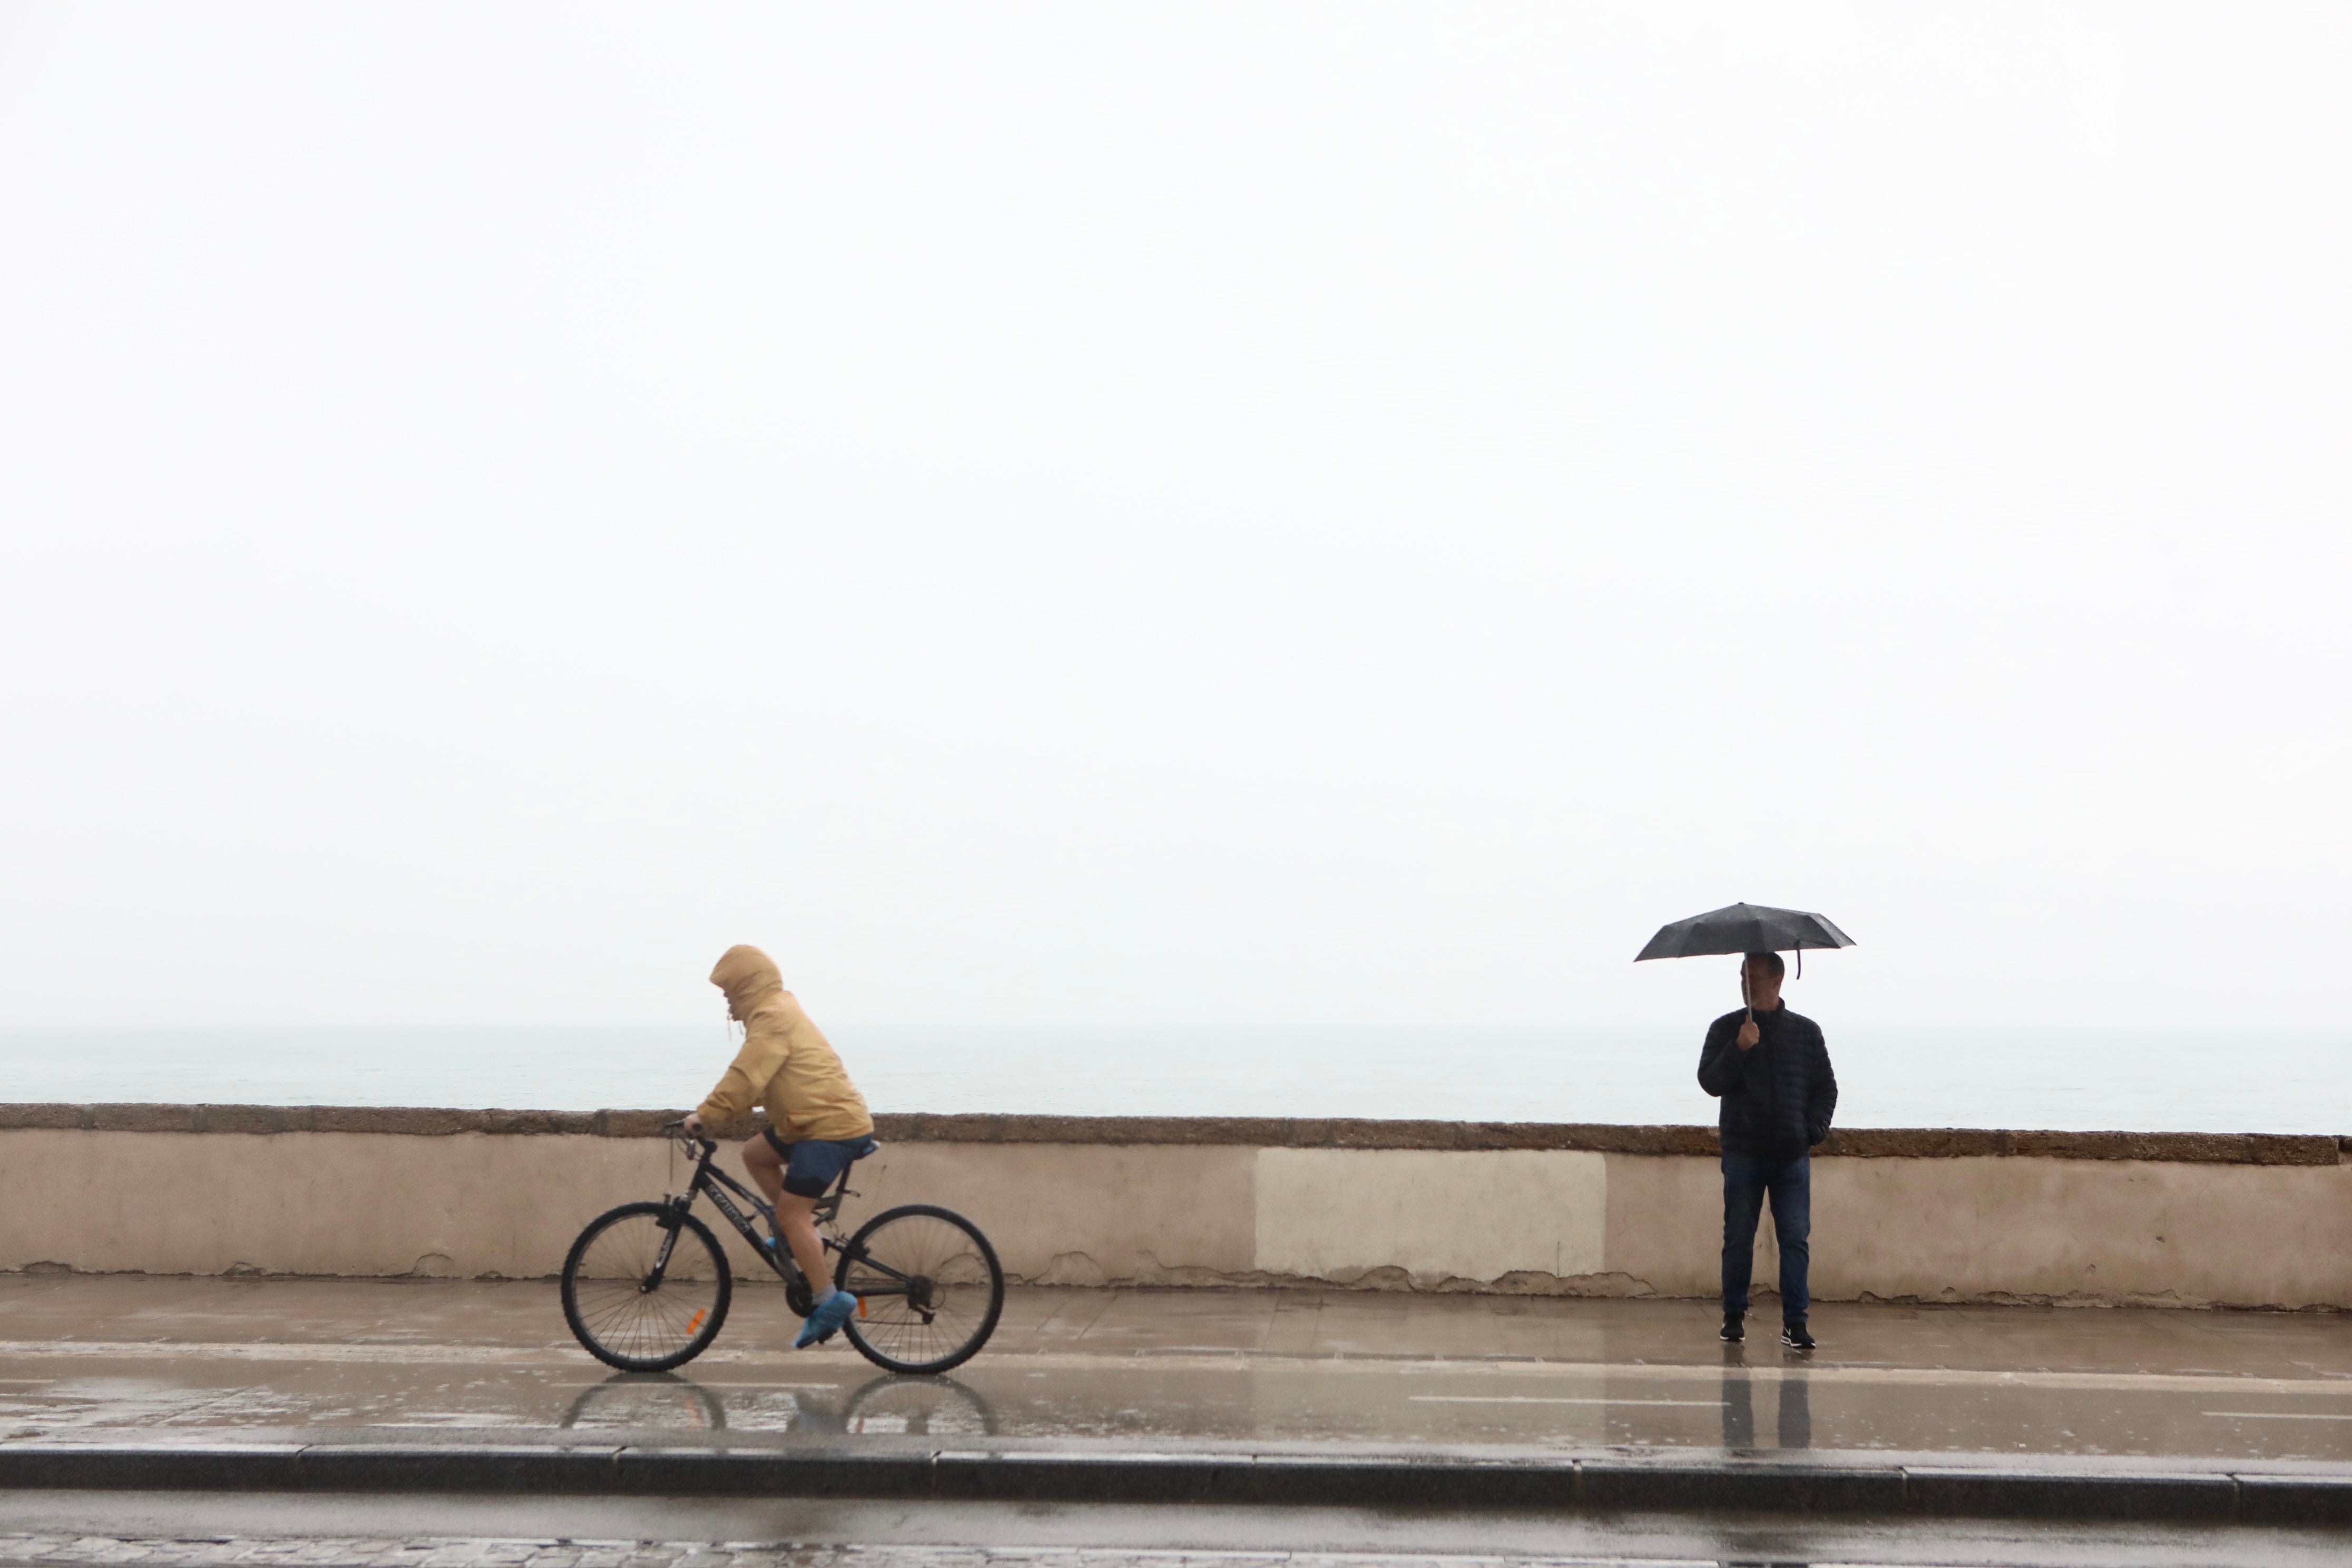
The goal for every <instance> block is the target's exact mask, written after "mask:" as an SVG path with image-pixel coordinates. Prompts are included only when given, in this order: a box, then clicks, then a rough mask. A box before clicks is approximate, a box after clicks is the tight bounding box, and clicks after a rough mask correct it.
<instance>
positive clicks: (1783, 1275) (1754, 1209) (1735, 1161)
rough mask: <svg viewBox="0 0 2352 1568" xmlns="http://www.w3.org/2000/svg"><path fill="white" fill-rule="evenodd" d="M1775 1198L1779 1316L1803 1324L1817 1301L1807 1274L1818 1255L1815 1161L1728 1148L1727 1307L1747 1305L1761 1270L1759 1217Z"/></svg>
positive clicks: (1725, 1172)
mask: <svg viewBox="0 0 2352 1568" xmlns="http://www.w3.org/2000/svg"><path fill="white" fill-rule="evenodd" d="M1766 1194H1770V1195H1771V1198H1772V1234H1773V1236H1774V1237H1776V1238H1777V1239H1778V1240H1779V1241H1780V1316H1781V1318H1782V1319H1783V1320H1785V1321H1788V1322H1791V1323H1801V1322H1802V1321H1804V1320H1805V1313H1806V1312H1807V1310H1810V1309H1811V1306H1812V1304H1813V1300H1812V1297H1811V1295H1810V1294H1808V1293H1807V1291H1806V1289H1805V1273H1806V1269H1807V1268H1808V1267H1809V1266H1810V1265H1811V1262H1812V1260H1813V1253H1812V1248H1811V1246H1810V1245H1808V1244H1809V1243H1810V1242H1811V1238H1812V1234H1813V1162H1812V1160H1811V1157H1810V1156H1808V1155H1804V1154H1800V1155H1798V1156H1797V1157H1796V1158H1795V1159H1793V1160H1759V1159H1757V1158H1756V1157H1755V1156H1753V1155H1750V1154H1735V1153H1733V1152H1731V1151H1730V1150H1728V1149H1726V1150H1725V1151H1724V1152H1723V1310H1725V1311H1727V1312H1745V1311H1746V1310H1748V1276H1749V1275H1751V1274H1753V1273H1755V1272H1756V1221H1757V1217H1758V1216H1759V1215H1761V1214H1762V1213H1763V1212H1764V1198H1765V1195H1766Z"/></svg>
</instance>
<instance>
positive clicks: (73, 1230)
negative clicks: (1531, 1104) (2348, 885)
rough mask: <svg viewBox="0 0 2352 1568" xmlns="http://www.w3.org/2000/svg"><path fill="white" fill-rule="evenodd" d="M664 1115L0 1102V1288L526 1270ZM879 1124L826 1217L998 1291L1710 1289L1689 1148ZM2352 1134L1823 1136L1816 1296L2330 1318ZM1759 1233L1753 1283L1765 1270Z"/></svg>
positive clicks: (1492, 1132) (1201, 1123)
mask: <svg viewBox="0 0 2352 1568" xmlns="http://www.w3.org/2000/svg"><path fill="white" fill-rule="evenodd" d="M675 1115H677V1112H675V1111H650V1110H648V1111H620V1110H612V1111H597V1112H594V1113H583V1114H572V1113H563V1112H549V1111H503V1110H488V1111H473V1110H397V1109H364V1110H362V1109H344V1108H335V1107H290V1108H289V1107H267V1106H260V1107H257V1106H182V1105H94V1106H81V1105H13V1106H0V1194H5V1201H0V1268H5V1269H19V1270H22V1269H31V1270H40V1269H77V1270H86V1271H93V1272H113V1271H138V1272H147V1273H170V1274H236V1273H265V1274H311V1275H352V1276H387V1275H422V1276H455V1277H488V1276H504V1277H507V1278H510V1279H511V1278H539V1277H542V1276H546V1275H549V1274H552V1273H553V1272H554V1271H555V1270H556V1269H557V1268H560V1267H561V1266H562V1258H563V1254H564V1252H565V1249H566V1248H567V1247H569V1246H570V1244H571V1241H572V1237H573V1236H574V1235H576V1234H577V1233H578V1231H579V1229H580V1227H581V1226H582V1225H583V1223H584V1222H585V1221H586V1220H587V1219H588V1218H590V1217H591V1216H592V1215H596V1214H598V1213H600V1212H602V1211H603V1210H604V1209H606V1208H608V1207H610V1206H612V1205H614V1204H618V1203H624V1202H627V1201H629V1200H632V1199H637V1198H648V1197H657V1196H659V1195H660V1194H662V1193H664V1192H665V1191H671V1190H675V1189H676V1188H677V1185H679V1184H681V1182H682V1178H683V1173H684V1169H685V1162H684V1161H683V1160H682V1159H677V1158H675V1157H674V1155H673V1153H672V1149H673V1145H671V1144H670V1143H668V1142H667V1141H665V1140H664V1139H662V1138H661V1137H660V1136H659V1134H658V1128H659V1124H660V1123H661V1122H662V1121H666V1120H668V1119H669V1118H671V1117H673V1116H675ZM880 1121H881V1127H880V1136H881V1138H882V1140H883V1142H884V1143H885V1145H886V1147H885V1148H884V1150H883V1151H882V1152H881V1153H879V1154H877V1155H876V1156H875V1157H873V1158H872V1159H870V1160H868V1161H866V1162H865V1163H862V1164H861V1165H859V1166H858V1167H857V1171H858V1174H857V1175H856V1178H855V1179H854V1181H853V1185H854V1186H855V1187H856V1190H857V1191H858V1192H859V1193H860V1194H862V1195H861V1196H860V1197H859V1198H857V1199H856V1200H854V1201H853V1202H852V1203H851V1205H849V1207H848V1210H847V1214H848V1216H849V1217H850V1219H851V1220H852V1221H853V1222H855V1221H856V1219H858V1218H859V1217H861V1216H863V1215H870V1214H873V1213H875V1212H877V1211H878V1210H879V1209H880V1208H882V1207H884V1206H887V1205H891V1204H896V1203H904V1202H910V1201H917V1200H921V1201H929V1202H935V1203H943V1204H947V1205H950V1206H951V1207H954V1208H957V1209H960V1210H961V1211H963V1212H964V1213H966V1214H968V1215H971V1217H972V1218H973V1219H975V1220H977V1221H978V1222H979V1223H980V1225H981V1226H982V1228H983V1229H985V1230H986V1231H987V1232H988V1234H989V1236H990V1237H992V1239H993V1240H994V1241H995V1243H996V1246H997V1247H998V1250H999V1252H1000V1253H1001V1254H1002V1256H1003V1259H1004V1264H1005V1267H1006V1269H1007V1270H1008V1271H1009V1272H1010V1273H1011V1274H1012V1275H1013V1276H1014V1277H1015V1278H1016V1279H1026V1280H1033V1281H1041V1282H1049V1283H1057V1284H1073V1285H1110V1284H1143V1285H1231V1284H1241V1285H1258V1284H1279V1283H1285V1282H1289V1281H1301V1280H1322V1281H1329V1282H1332V1283H1335V1284H1341V1285H1351V1286H1359V1287H1362V1288H1366V1289H1421V1290H1481V1291H1500V1292H1516V1293H1527V1294H1570V1295H1612V1296H1649V1295H1656V1296H1690V1297H1704V1296H1709V1295H1712V1294H1713V1293H1714V1292H1715V1290H1716V1289H1717V1280H1716V1273H1717V1247H1718V1245H1719V1230H1718V1226H1719V1224H1720V1219H1719V1215H1720V1203H1719V1191H1720V1189H1719V1185H1718V1177H1717V1172H1716V1167H1715V1135H1714V1133H1713V1131H1711V1130H1708V1129H1704V1128H1696V1127H1614V1126H1572V1125H1559V1124H1549V1123H1496V1122H1448V1121H1309V1120H1303V1119H1302V1120H1278V1119H1245V1118H1150V1117H1107V1118H1087V1117H1053V1116H913V1115H909V1116H885V1117H882V1118H881V1119H880ZM734 1131H736V1133H737V1134H738V1135H741V1134H743V1133H745V1132H748V1131H750V1128H749V1126H748V1125H747V1126H746V1127H743V1128H739V1129H736V1130H734ZM2347 1143H2352V1141H2347V1140H2338V1139H2335V1138H2326V1137H2262V1136H2253V1135H2242V1136H2241V1135H2231V1136H2224V1135H2209V1134H2192V1133H2164V1134H2140V1133H2069V1132H2002V1131H1843V1132H1840V1133H1838V1134H1837V1135H1836V1136H1835V1137H1834V1138H1833V1139H1832V1141H1831V1142H1830V1143H1829V1144H1828V1145H1826V1146H1825V1147H1824V1149H1823V1150H1822V1152H1821V1154H1820V1155H1819V1157H1817V1159H1816V1161H1815V1164H1814V1178H1813V1186H1814V1193H1813V1237H1814V1245H1813V1289H1814V1293H1815V1294H1816V1295H1817V1296H1820V1297H1822V1299H1824V1300H1856V1299H1876V1300H1923V1301H2060V1302H2082V1303H2086V1304H2093V1303H2141V1304H2158V1305H2175V1306H2184V1307H2194V1306H2217V1305H2228V1306H2244V1307H2284V1308H2300V1307H2338V1308H2352V1163H2347ZM727 1158H729V1159H730V1160H731V1159H732V1158H733V1156H732V1155H731V1154H730V1155H729V1156H727ZM1770 1229H1771V1227H1770V1224H1769V1220H1768V1221H1767V1222H1766V1225H1765V1226H1764V1235H1763V1237H1762V1238H1761V1240H1760V1241H1759V1250H1758V1265H1757V1274H1758V1278H1759V1282H1769V1280H1770V1279H1771V1278H1772V1276H1773V1269H1774V1268H1775V1261H1774V1254H1773V1250H1772V1246H1771V1241H1770Z"/></svg>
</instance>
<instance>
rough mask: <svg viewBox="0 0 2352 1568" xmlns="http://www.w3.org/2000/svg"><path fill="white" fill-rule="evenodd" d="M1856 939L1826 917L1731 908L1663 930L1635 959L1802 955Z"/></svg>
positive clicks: (1749, 906) (1753, 906)
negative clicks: (1721, 954) (1732, 954)
mask: <svg viewBox="0 0 2352 1568" xmlns="http://www.w3.org/2000/svg"><path fill="white" fill-rule="evenodd" d="M1852 946H1853V938H1852V937H1850V936H1848V935H1846V934H1845V932H1843V931H1840V930H1838V928H1837V927H1836V926H1834V925H1832V924H1831V923H1830V921H1829V917H1828V916H1826V915H1813V914H1807V913H1806V912H1805V911H1804V910H1776V909H1771V908H1768V907H1767V906H1765V905H1763V904H1727V905H1725V906H1724V907H1723V908H1722V909H1719V910H1708V911H1707V912H1706V913H1705V914H1703V915H1693V916H1691V918H1690V919H1688V920H1686V921H1675V922H1674V923H1673V924H1672V925H1665V926H1660V927H1659V928H1658V934H1657V935H1655V936H1654V937H1652V938H1651V939H1650V945H1649V946H1647V947H1645V948H1643V950H1642V951H1641V952H1638V953H1635V954H1634V955H1633V962H1634V963H1641V962H1642V960H1643V959H1645V958H1701V957H1705V956H1706V954H1708V953H1716V952H1803V951H1804V950H1805V949H1806V948H1809V947H1811V948H1822V947H1852Z"/></svg>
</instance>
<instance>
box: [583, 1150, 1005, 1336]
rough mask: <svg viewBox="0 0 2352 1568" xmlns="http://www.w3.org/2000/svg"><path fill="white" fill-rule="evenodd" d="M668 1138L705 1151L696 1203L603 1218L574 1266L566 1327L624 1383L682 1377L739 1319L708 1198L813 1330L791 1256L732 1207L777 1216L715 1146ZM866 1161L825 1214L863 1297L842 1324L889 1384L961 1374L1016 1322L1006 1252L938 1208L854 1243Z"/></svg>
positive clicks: (908, 1211) (805, 1289) (881, 1225)
mask: <svg viewBox="0 0 2352 1568" xmlns="http://www.w3.org/2000/svg"><path fill="white" fill-rule="evenodd" d="M662 1131H664V1132H665V1133H667V1134H668V1135H669V1136H670V1137H672V1138H675V1139H677V1140H679V1141H680V1142H686V1143H688V1144H689V1145H693V1146H698V1155H697V1158H696V1160H695V1164H694V1177H693V1179H692V1180H691V1181H690V1182H688V1184H687V1188H686V1191H684V1192H683V1193H678V1194H670V1195H667V1196H665V1197H663V1198H662V1200H661V1201H660V1202H658V1203H650V1202H648V1203H635V1204H623V1205H621V1206H620V1207H618V1208H616V1209H613V1210H611V1211H610V1212H608V1213H605V1214H602V1215H598V1216H597V1217H596V1218H594V1219H593V1220H591V1221H590V1222H589V1223H588V1228H587V1229H585V1230H583V1231H582V1232H581V1233H580V1239H579V1240H577V1241H575V1242H573V1243H572V1251H571V1254H570V1255H569V1256H568V1257H566V1258H564V1260H563V1317H564V1321H566V1322H568V1323H570V1324H571V1325H572V1335H573V1337H574V1338H576V1339H578V1340H579V1342H580V1343H581V1345H582V1346H583V1348H585V1349H586V1351H587V1352H588V1353H589V1354H590V1355H593V1356H594V1357H595V1358H596V1359H597V1360H598V1361H601V1362H603V1363H604V1364H605V1365H607V1366H615V1367H618V1368H620V1369H621V1370H622V1371H624V1372H667V1371H669V1370H670V1369H671V1368H672V1367H677V1366H683V1365H685V1364H686V1363H688V1362H690V1361H692V1360H693V1359H694V1358H695V1357H696V1356H698V1355H700V1354H701V1353H702V1352H704V1351H706V1350H708V1349H709V1348H710V1342H712V1341H713V1340H715V1339H717V1338H718V1337H719V1328H720V1326H721V1325H723V1324H724V1323H725V1322H726V1321H727V1309H728V1307H729V1306H730V1304H731V1303H732V1302H733V1300H734V1294H735V1277H734V1272H733V1270H732V1269H731V1268H729V1266H728V1262H727V1254H726V1253H725V1252H724V1251H723V1250H721V1249H720V1247H719V1238H718V1237H716V1236H714V1235H712V1234H711V1230H710V1227H709V1226H707V1225H705V1224H703V1223H702V1221H701V1220H699V1219H698V1218H696V1217H695V1215H692V1214H691V1213H689V1212H688V1211H689V1210H690V1209H691V1208H692V1207H693V1206H694V1200H695V1199H696V1198H698V1197H701V1196H703V1195H704V1194H709V1198H710V1201H711V1203H712V1204H713V1205H716V1206H717V1207H718V1210H719V1213H720V1214H721V1215H725V1216H726V1218H727V1221H728V1223H729V1224H730V1225H732V1226H734V1227H735V1229H736V1231H737V1232H738V1233H739V1234H740V1235H741V1236H742V1237H743V1239H744V1240H745V1241H747V1242H749V1243H751V1250H752V1251H753V1252H754V1253H756V1254H758V1255H759V1256H760V1257H761V1258H765V1259H766V1260H767V1264H768V1267H769V1268H772V1269H774V1270H775V1271H776V1273H777V1275H778V1276H779V1277H780V1278H782V1280H783V1282H784V1300H785V1303H786V1304H787V1305H788V1306H790V1307H791V1308H792V1310H793V1314H794V1315H795V1316H798V1317H802V1318H805V1317H807V1316H808V1314H809V1309H810V1308H811V1306H812V1305H813V1304H814V1292H812V1291H811V1289H809V1281H808V1279H806V1277H805V1276H803V1274H802V1272H801V1269H800V1266H799V1265H798V1264H797V1263H795V1262H794V1261H793V1256H792V1249H791V1248H790V1247H785V1246H783V1245H782V1243H781V1242H779V1243H777V1244H776V1245H774V1246H770V1245H768V1243H767V1242H766V1241H764V1240H763V1239H762V1238H761V1236H760V1234H759V1232H758V1231H757V1230H756V1229H754V1228H753V1225H752V1220H751V1215H747V1214H745V1213H744V1212H743V1211H742V1210H741V1209H739V1208H737V1207H736V1206H735V1205H734V1204H733V1203H732V1202H730V1200H729V1198H728V1195H727V1194H729V1193H733V1194H735V1196H736V1197H739V1198H740V1199H742V1200H743V1202H744V1203H745V1204H747V1205H750V1207H751V1210H752V1211H753V1213H755V1214H758V1215H761V1216H763V1217H764V1218H765V1219H766V1220H767V1221H768V1225H769V1228H770V1229H771V1230H773V1229H774V1226H775V1219H776V1211H775V1209H774V1208H773V1207H772V1206H771V1205H768V1204H766V1203H764V1202H762V1201H761V1199H760V1198H758V1197H757V1196H755V1195H754V1194H752V1192H751V1189H750V1188H748V1187H746V1186H744V1185H743V1184H741V1183H740V1182H738V1181H737V1180H735V1179H734V1178H733V1177H732V1176H730V1175H729V1174H727V1173H726V1172H724V1171H721V1170H719V1169H718V1168H717V1167H715V1166H714V1165H713V1164H712V1163H711V1160H712V1158H713V1156H715V1155H716V1154H717V1153H718V1152H719V1144H718V1142H717V1141H716V1140H714V1139H710V1138H699V1137H690V1136H688V1133H687V1132H686V1131H685V1128H684V1123H683V1122H679V1121H673V1122H669V1123H667V1125H666V1126H664V1127H663V1129H662ZM880 1147H881V1145H880V1144H878V1143H877V1144H876V1145H874V1148H872V1149H868V1150H867V1151H866V1154H871V1153H873V1152H875V1150H876V1149H879V1148H880ZM865 1157H866V1155H864V1154H861V1155H859V1156H858V1158H859V1159H864V1158H865ZM854 1168H855V1162H852V1163H851V1165H850V1166H847V1167H845V1168H844V1169H843V1171H842V1173H841V1175H840V1176H839V1178H838V1179H836V1180H835V1182H834V1184H833V1187H832V1190H831V1191H829V1192H827V1193H826V1194H824V1197H822V1198H820V1199H818V1200H817V1205H816V1213H815V1215H814V1217H815V1220H816V1224H817V1226H818V1229H819V1231H820V1232H821V1233H822V1237H823V1240H824V1247H825V1250H826V1251H828V1252H836V1253H839V1254H840V1255H841V1256H840V1260H839V1262H837V1263H836V1264H835V1266H834V1276H833V1279H834V1284H835V1286H836V1287H838V1288H839V1289H844V1290H846V1291H848V1292H849V1293H850V1294H851V1295H853V1296H855V1297H856V1298H857V1312H856V1316H854V1317H852V1318H851V1319H850V1320H849V1321H848V1322H847V1323H845V1325H843V1327H844V1331H845V1332H846V1333H847V1334H848V1336H849V1342H850V1343H851V1344H852V1345H853V1346H855V1347H856V1350H857V1353H858V1354H860V1355H862V1356H864V1357H865V1358H866V1360H867V1361H870V1362H872V1363H874V1364H875V1365H876V1366H878V1367H881V1368H882V1369H883V1370H884V1371H886V1372H895V1373H940V1372H945V1371H947V1370H948V1369H949V1368H950V1367H954V1366H961V1365H962V1364H963V1363H965V1362H967V1361H970V1360H971V1358H972V1357H973V1356H974V1355H977V1354H978V1353H979V1352H980V1349H981V1347H982V1345H984V1344H986V1343H987V1342H988V1337H989V1335H991V1334H992V1333H994V1332H995V1331H996V1320H997V1319H998V1317H999V1316H1001V1315H1002V1314H1003V1310H1004V1269H1003V1266H1002V1265H1001V1264H999V1263H998V1262H997V1260H996V1249H995V1248H994V1247H991V1246H990V1245H989V1243H988V1237H985V1236H982V1234H981V1233H980V1227H979V1226H976V1225H974V1224H972V1223H971V1221H970V1220H968V1219H966V1218H964V1217H963V1215H960V1214H957V1213H956V1212H955V1211H954V1210H952V1209H945V1208H940V1206H938V1205H935V1204H902V1205H899V1206H898V1207H897V1208H892V1209H885V1210H883V1211H882V1212H881V1213H880V1214H878V1215H875V1216H874V1217H873V1218H872V1219H870V1220H867V1221H866V1224H865V1225H864V1226H861V1227H859V1229H858V1231H857V1233H856V1235H855V1236H852V1237H850V1238H849V1239H848V1240H846V1241H844V1240H842V1239H841V1236H840V1214H841V1200H842V1199H843V1198H845V1197H856V1195H857V1194H856V1193H854V1192H851V1191H850V1190H849V1175H850V1171H851V1169H854Z"/></svg>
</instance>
